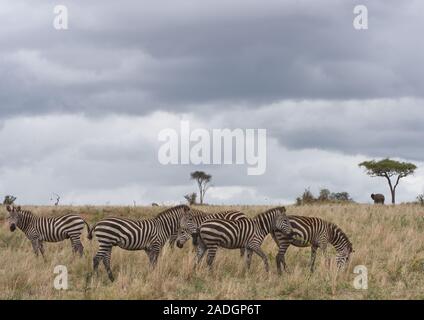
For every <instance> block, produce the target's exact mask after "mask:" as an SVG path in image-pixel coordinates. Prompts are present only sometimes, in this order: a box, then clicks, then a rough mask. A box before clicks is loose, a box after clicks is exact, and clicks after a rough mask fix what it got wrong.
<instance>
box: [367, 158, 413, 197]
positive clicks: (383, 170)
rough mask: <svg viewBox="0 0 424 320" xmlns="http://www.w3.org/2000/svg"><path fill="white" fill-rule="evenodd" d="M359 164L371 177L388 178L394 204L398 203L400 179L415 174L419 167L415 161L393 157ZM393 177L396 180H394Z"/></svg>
mask: <svg viewBox="0 0 424 320" xmlns="http://www.w3.org/2000/svg"><path fill="white" fill-rule="evenodd" d="M359 166H360V167H363V168H365V170H366V173H367V174H368V175H369V176H371V177H383V178H386V179H387V182H388V183H389V187H390V193H391V195H392V203H393V204H395V203H396V188H397V186H398V185H399V182H400V179H402V178H405V177H407V176H409V175H411V174H413V173H414V172H415V170H416V169H417V166H416V165H415V164H413V163H410V162H400V161H395V160H391V159H383V160H380V161H375V160H371V161H364V162H361V163H360V164H359ZM393 177H394V179H395V181H392V178H393Z"/></svg>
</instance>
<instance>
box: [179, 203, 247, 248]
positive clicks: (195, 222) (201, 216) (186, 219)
mask: <svg viewBox="0 0 424 320" xmlns="http://www.w3.org/2000/svg"><path fill="white" fill-rule="evenodd" d="M245 218H247V216H246V215H245V214H244V213H243V212H240V211H237V210H227V211H222V212H217V213H205V212H203V211H200V210H196V209H191V210H190V212H189V213H188V214H185V215H184V216H183V217H182V218H181V220H180V227H179V228H178V235H177V239H176V242H177V246H178V248H182V247H183V246H184V244H185V243H186V242H187V240H188V239H190V237H192V238H193V245H194V246H195V247H197V245H198V235H199V228H200V225H201V224H202V223H203V222H205V221H207V220H211V219H225V220H239V219H245ZM240 251H241V255H242V256H243V255H244V249H243V248H241V249H240Z"/></svg>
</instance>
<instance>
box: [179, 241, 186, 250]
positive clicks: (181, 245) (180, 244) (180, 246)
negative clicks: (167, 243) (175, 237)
mask: <svg viewBox="0 0 424 320" xmlns="http://www.w3.org/2000/svg"><path fill="white" fill-rule="evenodd" d="M183 246H184V245H183V244H182V243H181V242H180V241H177V247H178V248H180V249H181V248H182V247H183Z"/></svg>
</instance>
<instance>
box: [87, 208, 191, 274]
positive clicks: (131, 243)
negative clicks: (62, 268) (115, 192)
mask: <svg viewBox="0 0 424 320" xmlns="http://www.w3.org/2000/svg"><path fill="white" fill-rule="evenodd" d="M189 210H190V208H189V207H188V206H186V205H180V206H176V207H173V208H170V209H168V210H165V211H163V212H162V213H160V214H159V215H158V216H157V217H155V218H152V219H146V220H131V219H126V218H106V219H103V220H101V221H99V222H97V224H95V225H94V226H93V228H92V229H91V232H90V233H89V239H91V238H92V234H93V233H94V234H95V235H96V238H97V240H98V241H99V250H98V251H97V254H96V255H95V257H94V259H93V267H94V270H95V271H97V269H98V266H99V262H100V261H101V260H102V261H103V264H104V266H105V268H106V271H107V273H108V276H109V279H110V280H111V281H113V280H114V277H113V274H112V270H111V268H110V258H111V254H112V248H113V247H114V246H118V247H120V248H122V249H125V250H145V251H146V253H147V255H148V257H149V260H150V264H151V266H152V267H153V266H155V265H156V262H157V258H158V256H159V253H160V250H161V249H162V247H163V246H164V244H165V242H166V241H167V240H169V238H170V237H171V235H173V234H176V233H177V230H178V226H179V222H180V219H181V217H182V215H183V214H184V213H185V212H188V211H189Z"/></svg>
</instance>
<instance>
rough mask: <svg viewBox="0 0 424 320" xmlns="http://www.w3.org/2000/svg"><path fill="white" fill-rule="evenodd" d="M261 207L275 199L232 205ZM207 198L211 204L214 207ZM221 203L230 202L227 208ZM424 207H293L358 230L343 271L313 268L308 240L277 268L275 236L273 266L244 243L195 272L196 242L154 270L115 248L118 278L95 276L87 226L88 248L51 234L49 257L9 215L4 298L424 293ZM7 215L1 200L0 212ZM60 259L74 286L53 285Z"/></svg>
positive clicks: (85, 211) (251, 210)
mask: <svg viewBox="0 0 424 320" xmlns="http://www.w3.org/2000/svg"><path fill="white" fill-rule="evenodd" d="M233 208H238V209H241V210H243V211H244V212H246V213H247V214H249V215H254V214H256V213H259V212H261V211H264V210H265V209H268V207H258V206H256V207H251V206H240V207H233ZM29 209H32V210H33V211H34V212H35V213H37V214H40V215H54V214H63V213H68V212H75V213H79V214H82V215H83V216H84V217H85V218H86V219H87V221H89V222H90V223H94V222H95V221H98V220H99V219H101V218H103V217H106V216H110V215H115V216H128V217H134V218H147V217H152V216H153V215H155V214H156V213H158V212H159V211H161V210H163V208H160V207H159V208H158V207H155V208H154V207H137V208H130V207H119V208H113V207H59V208H53V207H34V208H29ZM215 209H218V208H217V207H207V208H205V210H215ZM219 209H223V207H219ZM423 211H424V210H423V209H422V207H419V206H413V205H405V206H403V205H401V206H396V207H391V206H384V207H383V206H366V205H346V206H343V205H322V206H304V207H289V208H288V212H289V214H297V215H308V216H318V217H321V218H324V219H328V220H329V221H332V222H334V223H336V224H338V225H339V226H340V227H341V228H342V229H343V230H344V231H345V232H346V233H347V235H348V236H349V237H350V239H351V241H352V243H353V245H354V249H355V253H354V255H353V257H352V260H351V263H350V266H349V268H348V269H347V271H346V272H345V273H342V274H338V275H337V276H336V273H335V272H334V268H327V267H326V265H325V261H324V258H323V257H322V255H318V258H317V269H316V272H315V273H314V274H313V275H310V274H309V271H308V270H309V269H308V262H309V255H310V249H308V248H306V249H300V248H294V247H290V248H289V250H288V253H287V263H288V266H289V268H290V270H291V273H290V274H284V275H283V276H281V277H279V276H278V275H277V274H276V268H275V261H274V256H275V254H276V251H277V247H276V245H275V244H274V242H273V241H272V239H271V238H270V237H268V238H267V239H266V241H265V243H264V245H263V249H264V251H265V252H266V253H267V254H268V257H269V258H270V263H271V272H270V273H269V274H265V272H264V267H263V263H262V261H261V259H259V258H258V257H254V259H253V262H252V269H251V270H250V272H247V271H246V270H245V269H244V260H242V259H240V257H239V251H238V250H220V251H219V252H218V255H217V259H216V260H215V268H214V271H213V272H208V270H207V268H206V267H204V266H203V267H201V268H200V269H199V270H197V271H196V272H195V273H193V272H192V265H193V257H194V256H193V253H192V251H191V244H187V245H186V247H185V248H184V249H178V248H175V249H174V250H171V249H170V248H169V247H168V246H166V247H165V248H164V249H163V251H162V254H161V257H160V260H159V263H158V266H157V268H156V269H155V270H153V271H151V270H149V267H148V260H147V256H146V254H145V253H144V252H142V251H138V252H128V251H124V250H121V249H119V248H114V250H113V254H112V268H113V271H114V273H115V277H116V281H115V282H114V283H110V282H109V280H108V278H107V275H106V272H105V271H104V269H103V266H101V268H100V275H99V277H96V276H94V277H92V278H90V277H89V273H90V272H91V268H92V265H91V261H92V257H93V255H94V254H95V251H96V248H97V243H96V241H95V240H93V242H90V241H88V240H87V238H86V233H84V235H83V238H84V239H83V243H84V246H85V247H86V253H85V256H84V257H83V258H82V259H80V258H78V257H73V255H72V252H71V247H70V243H69V242H68V241H66V242H61V243H47V244H46V246H45V247H46V253H47V262H46V263H45V262H43V260H42V259H41V258H38V259H37V258H36V257H35V256H34V254H33V252H32V248H31V244H30V242H29V241H28V240H27V239H26V238H25V236H24V234H23V233H22V232H21V231H19V230H18V231H17V232H15V233H11V232H10V231H9V230H8V226H7V222H6V221H3V223H2V227H1V229H0V288H1V290H0V298H2V299H423V298H424V293H423V292H424V277H423V274H424V268H423V263H424V241H423V231H424V217H423V214H422V213H423ZM4 215H5V210H4V209H3V213H2V217H4ZM56 265H65V266H67V267H68V271H69V289H68V290H67V291H63V290H62V291H58V290H56V289H54V288H53V280H54V277H55V276H56V275H55V274H54V273H53V269H54V267H55V266H56ZM355 265H365V266H366V267H367V268H368V274H369V289H368V290H356V289H354V288H353V279H354V277H355V276H356V275H355V274H353V271H352V270H353V267H354V266H355Z"/></svg>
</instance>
